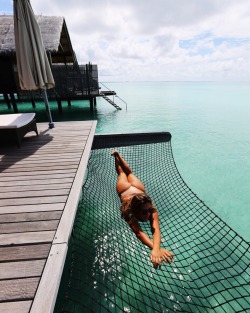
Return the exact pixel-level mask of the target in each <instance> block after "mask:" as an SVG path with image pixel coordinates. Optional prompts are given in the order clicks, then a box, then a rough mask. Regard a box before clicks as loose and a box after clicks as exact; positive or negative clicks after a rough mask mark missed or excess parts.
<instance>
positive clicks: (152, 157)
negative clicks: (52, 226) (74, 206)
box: [55, 132, 250, 313]
mask: <svg viewBox="0 0 250 313" xmlns="http://www.w3.org/2000/svg"><path fill="white" fill-rule="evenodd" d="M118 147H119V151H120V152H121V154H122V155H124V157H125V159H126V160H127V161H128V163H129V164H130V165H131V167H132V169H133V170H134V172H135V174H136V175H137V176H138V177H139V178H140V179H141V180H142V181H143V182H144V184H145V186H146V190H147V192H148V193H149V194H150V195H151V197H152V198H153V201H154V203H155V205H156V207H157V209H158V212H159V216H160V221H161V233H162V245H163V246H164V247H166V248H167V249H169V250H171V251H173V252H174V254H175V262H174V263H173V264H171V265H167V264H166V265H163V266H162V268H161V269H158V270H156V269H154V268H153V267H152V264H151V262H150V260H149V250H148V249H147V247H145V246H144V245H143V244H142V243H140V242H139V241H138V240H137V239H136V238H135V235H134V234H133V233H132V231H131V230H130V229H129V227H128V225H127V224H126V223H125V222H124V220H122V219H121V217H120V208H119V207H120V203H119V199H118V196H117V194H116V191H115V184H116V178H117V177H116V172H115V168H114V160H113V158H112V157H111V156H110V155H111V151H112V150H113V149H114V148H118ZM92 149H93V150H92V153H91V157H90V160H89V164H88V170H87V177H86V180H85V184H84V186H83V195H82V200H81V202H80V203H79V207H78V212H77V216H76V220H75V224H74V231H73V234H72V236H71V240H70V247H69V252H68V255H67V260H66V265H65V269H64V273H63V278H62V281H61V285H60V290H59V295H58V299H57V303H56V308H55V312H74V313H76V312H95V313H97V312H101V313H103V312H192V313H195V312H209V313H210V312H217V313H221V312H226V313H229V312H248V310H250V290H249V278H250V270H249V260H250V251H249V250H250V249H249V243H247V242H246V241H245V240H244V239H243V238H241V237H240V236H239V235H238V234H237V233H236V232H235V231H234V230H233V229H231V228H230V227H229V226H228V225H227V224H226V223H225V222H223V221H222V219H221V218H220V217H218V216H217V215H216V214H215V213H214V212H213V211H212V210H211V209H209V208H208V207H207V206H206V205H205V204H204V203H203V202H202V201H201V200H200V199H199V198H198V197H197V196H196V195H195V194H194V193H193V192H192V190H191V189H190V188H189V187H188V186H187V185H186V184H185V182H184V181H183V179H182V177H181V175H180V173H179V171H178V169H177V167H176V164H175V161H174V158H173V154H172V147H171V134H170V133H167V132H161V133H139V134H113V135H97V136H95V139H94V143H93V147H92ZM144 224H145V223H142V225H141V226H142V227H143V229H144V230H145V231H146V232H149V233H150V230H149V226H148V225H146V224H145V225H144Z"/></svg>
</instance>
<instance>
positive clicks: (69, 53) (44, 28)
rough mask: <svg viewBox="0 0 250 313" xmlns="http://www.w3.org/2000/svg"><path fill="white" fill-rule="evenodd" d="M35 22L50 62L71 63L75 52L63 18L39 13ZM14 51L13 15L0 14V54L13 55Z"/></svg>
mask: <svg viewBox="0 0 250 313" xmlns="http://www.w3.org/2000/svg"><path fill="white" fill-rule="evenodd" d="M37 22H38V24H39V27H40V30H41V34H42V38H43V43H44V46H45V49H46V51H47V52H49V53H50V54H51V58H52V63H73V62H74V61H75V54H74V51H73V48H72V44H71V41H70V37H69V33H68V29H67V26H66V22H65V20H64V18H63V17H59V16H41V15H40V16H37ZM15 52H16V48H15V37H14V18H13V15H0V56H1V55H2V56H3V55H4V56H10V55H14V54H15Z"/></svg>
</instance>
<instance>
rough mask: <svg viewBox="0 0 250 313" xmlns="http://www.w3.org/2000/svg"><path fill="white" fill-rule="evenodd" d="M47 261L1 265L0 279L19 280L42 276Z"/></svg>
mask: <svg viewBox="0 0 250 313" xmlns="http://www.w3.org/2000/svg"><path fill="white" fill-rule="evenodd" d="M45 261H46V260H45V259H43V260H32V261H21V262H7V263H0V279H14V278H15V279H17V278H27V277H38V276H41V274H42V270H43V268H44V265H45Z"/></svg>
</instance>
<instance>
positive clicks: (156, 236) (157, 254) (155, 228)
mask: <svg viewBox="0 0 250 313" xmlns="http://www.w3.org/2000/svg"><path fill="white" fill-rule="evenodd" d="M150 226H151V232H152V235H153V248H152V251H151V253H150V258H151V261H152V262H153V263H154V264H157V265H161V262H162V258H161V248H160V246H161V232H160V222H159V216H158V213H157V211H156V212H153V213H152V216H151V219H150Z"/></svg>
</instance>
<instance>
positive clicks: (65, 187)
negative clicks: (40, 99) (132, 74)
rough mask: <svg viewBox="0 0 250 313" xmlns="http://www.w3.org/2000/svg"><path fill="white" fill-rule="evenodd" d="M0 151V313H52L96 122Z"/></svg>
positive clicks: (30, 137)
mask: <svg viewBox="0 0 250 313" xmlns="http://www.w3.org/2000/svg"><path fill="white" fill-rule="evenodd" d="M37 126H38V131H39V136H36V135H35V133H34V134H33V133H29V134H27V135H26V136H25V138H24V140H23V142H22V146H21V148H20V149H19V148H18V147H16V146H15V144H12V145H11V146H8V147H6V146H0V160H1V161H0V312H1V313H5V312H11V313H13V312H15V313H26V312H32V313H38V312H53V308H54V304H55V300H56V295H57V291H58V287H59V283H60V278H61V273H62V270H63V265H64V261H65V257H66V252H67V243H68V239H69V236H70V233H71V230H72V226H73V221H74V217H75V211H76V208H77V204H78V201H79V197H80V192H81V185H82V181H83V178H84V172H85V169H86V166H87V162H88V158H89V153H90V150H91V145H92V141H93V137H94V132H95V127H96V122H95V121H87V122H61V123H55V128H54V129H52V130H51V129H48V124H47V123H42V124H37Z"/></svg>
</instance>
